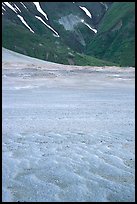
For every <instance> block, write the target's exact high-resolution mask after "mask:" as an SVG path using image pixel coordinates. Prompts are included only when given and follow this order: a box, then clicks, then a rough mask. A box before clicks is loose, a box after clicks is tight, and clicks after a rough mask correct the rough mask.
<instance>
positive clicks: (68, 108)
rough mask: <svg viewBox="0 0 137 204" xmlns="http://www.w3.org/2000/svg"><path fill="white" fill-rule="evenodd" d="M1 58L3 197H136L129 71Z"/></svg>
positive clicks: (34, 200)
mask: <svg viewBox="0 0 137 204" xmlns="http://www.w3.org/2000/svg"><path fill="white" fill-rule="evenodd" d="M7 53H8V54H9V55H10V57H9V55H7ZM6 55H7V56H8V57H9V59H10V60H9V61H8V60H7V59H8V58H7V57H6ZM3 56H5V57H3V91H2V111H3V114H2V122H3V141H2V148H3V149H2V151H3V154H2V169H3V171H2V179H3V180H2V187H3V194H2V200H3V202H5V201H15V202H17V201H33V202H38V201H45V202H46V201H47V202H48V201H49V202H50V201H60V202H64V201H75V202H77V201H94V202H97V201H99V202H103V201H110V202H113V201H117V202H119V201H124V202H130V201H131V202H133V201H135V184H134V180H135V175H134V174H135V152H134V150H135V147H134V145H135V144H134V143H135V115H134V114H135V95H134V91H135V87H134V68H117V67H106V68H104V67H102V68H97V67H85V68H84V67H78V66H75V67H73V66H64V65H56V64H53V63H47V62H46V63H45V64H44V62H41V61H40V62H38V61H37V64H35V63H34V61H35V60H34V61H33V59H29V60H28V58H27V60H28V61H27V60H26V61H25V59H26V58H25V57H23V58H22V57H21V56H18V57H19V59H20V60H22V62H21V61H20V63H19V62H18V57H17V59H16V58H15V54H14V55H12V53H11V52H8V51H6V52H5V51H4V50H3Z"/></svg>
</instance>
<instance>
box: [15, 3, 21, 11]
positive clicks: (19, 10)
mask: <svg viewBox="0 0 137 204" xmlns="http://www.w3.org/2000/svg"><path fill="white" fill-rule="evenodd" d="M14 6H15V7H16V9H17V10H18V11H19V12H20V13H21V10H20V9H19V8H18V7H17V6H16V4H14Z"/></svg>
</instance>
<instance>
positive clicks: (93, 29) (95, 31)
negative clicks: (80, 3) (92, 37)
mask: <svg viewBox="0 0 137 204" xmlns="http://www.w3.org/2000/svg"><path fill="white" fill-rule="evenodd" d="M81 22H82V23H84V24H85V25H86V26H87V27H88V28H89V29H90V30H92V31H93V32H94V33H97V30H96V29H95V28H92V27H91V26H90V25H89V24H87V23H86V22H85V21H84V20H83V19H82V20H81Z"/></svg>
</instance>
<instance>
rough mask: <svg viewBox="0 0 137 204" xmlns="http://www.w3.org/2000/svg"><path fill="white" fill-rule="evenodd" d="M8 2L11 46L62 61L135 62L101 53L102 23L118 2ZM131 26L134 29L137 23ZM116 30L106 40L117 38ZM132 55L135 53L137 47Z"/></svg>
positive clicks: (6, 40) (6, 39)
mask: <svg viewBox="0 0 137 204" xmlns="http://www.w3.org/2000/svg"><path fill="white" fill-rule="evenodd" d="M7 3H8V2H6V4H5V2H4V3H2V7H3V8H2V12H3V15H2V17H3V18H2V45H3V47H5V48H7V49H10V50H13V51H16V52H19V53H22V54H25V55H29V56H32V57H37V58H40V59H43V60H48V61H53V62H56V63H62V64H72V65H91V66H92V65H93V66H94V65H95V66H96V65H97V66H101V65H104V64H106V65H121V66H122V65H124V66H126V65H128V66H130V65H133V64H134V62H133V63H131V60H130V63H129V64H128V63H127V62H126V63H125V64H124V63H123V61H119V60H115V59H113V56H112V57H111V56H110V55H109V56H107V55H106V56H105V57H104V55H103V54H102V55H99V54H98V53H97V50H98V51H99V50H100V46H102V45H103V43H102V42H101V44H100V39H99V38H98V36H99V35H101V32H100V30H99V29H100V25H101V23H102V21H103V19H104V18H107V13H108V12H109V13H111V12H112V14H113V13H114V12H113V7H114V6H115V5H116V3H115V2H10V3H8V4H7ZM125 3H126V2H125ZM124 5H125V4H124ZM119 7H120V5H118V8H119ZM133 7H134V6H133ZM111 10H112V11H111ZM132 10H133V9H132ZM127 11H128V9H127ZM119 26H120V25H119ZM131 27H132V29H133V27H134V24H133V25H132V26H131ZM113 33H114V31H113V32H112V34H111V36H110V37H107V39H106V41H109V40H111V39H112V40H113ZM133 38H134V33H133V34H132V39H133ZM96 39H97V41H98V43H97V45H98V46H97V48H96V49H95V46H96ZM92 42H93V43H92ZM92 44H93V45H92ZM107 44H109V42H108V43H107ZM94 45H95V46H94ZM114 48H115V47H114ZM113 51H114V49H113ZM110 53H112V52H110ZM113 55H115V53H114V54H113ZM131 55H132V56H133V55H134V53H133V49H132V53H131ZM120 57H121V58H122V56H120ZM133 58H134V57H132V59H133ZM101 60H102V61H101ZM122 60H123V59H122ZM101 63H102V64H101Z"/></svg>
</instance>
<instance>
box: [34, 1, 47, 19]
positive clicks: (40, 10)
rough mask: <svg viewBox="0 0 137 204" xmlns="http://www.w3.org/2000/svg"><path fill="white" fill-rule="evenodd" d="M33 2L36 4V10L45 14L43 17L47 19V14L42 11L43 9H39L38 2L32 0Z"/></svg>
mask: <svg viewBox="0 0 137 204" xmlns="http://www.w3.org/2000/svg"><path fill="white" fill-rule="evenodd" d="M33 4H34V5H35V6H36V8H37V10H38V11H39V12H40V13H41V14H42V15H43V16H45V18H46V19H47V20H48V17H47V14H46V13H44V11H43V10H42V9H41V7H40V4H39V2H33Z"/></svg>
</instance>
